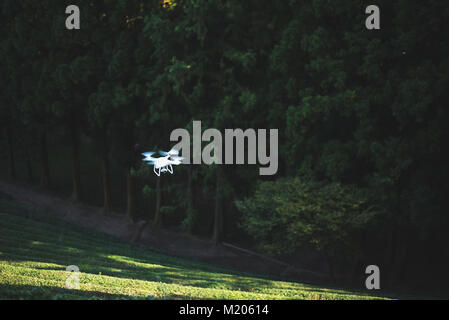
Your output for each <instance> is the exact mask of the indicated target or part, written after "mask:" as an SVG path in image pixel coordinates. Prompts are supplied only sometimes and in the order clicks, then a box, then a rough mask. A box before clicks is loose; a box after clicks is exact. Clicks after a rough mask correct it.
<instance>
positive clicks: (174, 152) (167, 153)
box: [159, 149, 179, 157]
mask: <svg viewBox="0 0 449 320" xmlns="http://www.w3.org/2000/svg"><path fill="white" fill-rule="evenodd" d="M159 153H160V154H161V155H163V156H164V157H166V156H177V155H179V151H178V150H175V149H171V150H170V151H169V152H165V151H159Z"/></svg>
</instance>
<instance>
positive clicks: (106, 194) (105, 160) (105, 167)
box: [102, 151, 111, 214]
mask: <svg viewBox="0 0 449 320" xmlns="http://www.w3.org/2000/svg"><path fill="white" fill-rule="evenodd" d="M102 175H103V201H104V202H103V212H104V214H109V213H110V212H111V189H110V184H109V157H108V152H107V151H105V152H104V153H103V156H102Z"/></svg>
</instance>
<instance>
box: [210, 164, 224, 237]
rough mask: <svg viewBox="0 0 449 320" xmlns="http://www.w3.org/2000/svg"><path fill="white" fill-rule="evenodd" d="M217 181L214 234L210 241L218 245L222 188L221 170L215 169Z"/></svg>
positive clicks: (220, 230)
mask: <svg viewBox="0 0 449 320" xmlns="http://www.w3.org/2000/svg"><path fill="white" fill-rule="evenodd" d="M216 170H217V180H216V187H215V212H214V233H213V236H212V240H213V241H214V242H215V243H216V244H218V243H220V242H221V241H222V240H223V188H222V179H223V177H222V173H221V169H220V168H217V169H216Z"/></svg>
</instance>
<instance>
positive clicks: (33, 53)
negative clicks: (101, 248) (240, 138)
mask: <svg viewBox="0 0 449 320" xmlns="http://www.w3.org/2000/svg"><path fill="white" fill-rule="evenodd" d="M163 3H165V4H163ZM163 3H162V2H161V1H157V0H154V1H143V0H142V1H109V0H103V1H95V2H89V3H87V2H86V3H84V4H83V5H82V6H81V8H80V9H81V15H82V28H81V30H80V31H76V32H73V31H68V30H65V29H64V20H65V15H64V11H65V10H64V9H65V6H64V4H62V3H61V2H60V1H56V0H42V1H38V2H36V1H20V2H18V1H14V0H4V1H3V2H2V5H1V19H0V27H1V30H2V31H3V30H5V31H6V32H5V33H4V34H5V36H4V37H3V38H2V39H1V42H0V72H1V74H2V75H4V76H3V77H1V78H0V116H1V119H0V124H1V126H2V128H5V139H4V140H5V141H4V142H5V148H3V149H4V150H7V152H5V159H6V153H7V154H8V155H9V157H8V165H6V164H5V166H4V167H5V168H10V172H11V177H15V176H19V177H20V176H21V172H17V174H16V173H15V172H16V171H19V170H18V169H16V168H15V164H16V162H18V160H17V158H18V157H20V159H22V158H23V159H24V161H28V162H30V161H37V160H38V162H39V163H40V171H41V182H42V184H43V185H44V186H47V187H48V186H49V185H50V171H52V169H53V167H52V166H51V165H50V164H51V159H52V154H50V155H48V149H51V146H50V148H48V147H47V138H48V136H50V137H57V138H58V139H61V140H64V141H67V144H69V145H71V146H72V153H73V157H72V159H73V170H72V171H73V189H74V194H75V190H76V188H80V190H82V185H83V183H84V184H86V183H89V181H87V180H86V181H80V180H79V177H78V178H77V176H79V175H80V173H79V172H82V168H83V164H82V163H80V161H79V158H80V157H79V155H78V153H77V152H78V151H77V150H79V146H78V144H81V143H85V144H89V146H90V148H91V150H92V151H93V152H94V153H95V154H96V155H97V156H98V168H99V169H100V168H102V171H101V172H102V176H103V185H104V207H105V211H106V212H107V211H109V210H110V209H111V208H110V206H111V205H110V198H111V195H110V194H111V191H110V190H109V189H110V187H109V180H110V179H109V176H110V170H109V168H110V166H113V165H114V166H115V167H117V168H119V170H120V171H121V172H120V174H119V175H120V176H121V177H122V180H123V183H124V182H125V177H126V181H127V188H125V187H124V186H123V191H122V192H123V193H125V192H126V190H127V196H128V197H127V199H128V200H127V202H128V215H129V217H130V218H132V219H138V218H144V219H151V218H153V216H158V217H159V214H162V216H161V219H162V222H163V223H162V225H165V226H167V227H179V226H181V225H182V226H183V229H184V230H186V231H188V232H190V233H194V234H199V235H207V236H209V237H210V236H211V235H212V234H214V237H215V238H216V239H215V240H217V241H218V239H219V240H223V239H224V240H229V241H231V242H234V241H235V242H238V241H239V240H240V239H243V238H245V236H244V235H243V234H242V230H241V229H239V228H238V223H239V222H241V221H243V225H244V226H245V229H246V230H247V231H249V233H250V234H251V235H252V236H253V238H255V240H257V241H260V242H261V244H262V247H263V248H264V249H265V250H266V251H267V252H270V253H273V254H281V253H282V254H287V253H289V254H292V253H295V252H296V249H297V248H298V247H299V246H300V245H301V244H302V243H306V242H312V243H313V244H314V245H315V246H316V248H317V249H322V250H324V251H329V252H332V253H331V254H332V255H334V256H338V257H339V258H337V260H341V261H340V262H341V264H342V268H341V270H340V271H341V272H346V273H348V272H347V270H348V269H349V268H350V267H348V265H350V264H351V265H352V264H356V263H357V261H356V260H360V261H372V260H375V261H378V262H377V263H378V264H380V265H381V266H382V269H383V270H385V272H386V273H387V274H388V275H389V277H387V278H389V279H390V282H391V283H392V284H407V285H411V284H412V283H418V282H419V283H420V285H422V286H426V285H427V286H434V285H435V284H436V283H441V282H442V281H440V280H441V279H440V278H439V277H440V276H441V277H445V279H447V275H442V273H443V271H442V270H446V269H447V267H448V261H449V251H448V247H447V243H448V241H449V238H448V235H447V234H448V233H447V232H446V230H447V229H448V227H449V215H448V212H449V205H448V202H447V199H446V198H447V194H448V193H449V188H448V183H447V181H448V179H449V170H448V166H447V163H448V161H449V158H448V156H447V154H449V153H448V152H446V144H447V141H448V138H449V135H448V132H449V131H448V130H447V123H448V121H449V113H448V108H447V104H448V101H449V96H448V94H449V91H448V87H449V40H448V38H447V36H446V33H447V32H446V29H447V17H448V15H449V6H448V5H447V4H446V3H445V2H444V1H440V0H431V1H427V2H426V3H425V4H424V3H423V2H422V1H418V0H398V1H394V2H393V1H386V0H379V1H377V3H376V4H377V5H378V6H379V7H380V8H381V26H382V27H381V28H382V29H381V30H378V31H367V30H366V28H365V24H364V20H365V18H366V15H365V13H364V12H365V8H366V6H367V5H369V4H371V3H368V2H366V1H362V2H357V1H349V0H345V1H294V0H291V1H274V0H263V1H260V0H258V1H255V0H249V1H237V0H230V1H219V0H208V1H206V0H197V1H190V0H183V1H181V0H179V1H165V2H163ZM192 120H201V121H202V124H203V130H204V129H206V128H212V127H213V128H217V129H219V130H223V129H225V128H266V129H270V128H278V129H279V135H280V137H279V141H280V146H279V148H280V150H279V155H280V159H279V172H278V175H277V176H275V177H268V178H261V177H259V176H258V175H257V168H256V167H255V166H232V167H231V166H223V167H217V166H212V167H207V166H191V167H189V168H186V167H185V166H184V167H180V168H177V171H176V174H175V175H174V176H171V177H164V179H165V178H166V179H165V180H164V181H162V183H158V181H157V179H156V178H155V177H154V176H153V175H152V173H151V170H147V169H145V168H144V169H142V163H141V161H140V160H141V157H140V153H141V152H143V151H149V150H153V151H156V150H158V149H169V148H170V147H171V146H172V145H170V142H169V136H170V132H171V130H172V129H175V128H187V129H188V130H190V131H191V129H192ZM7 146H8V147H7ZM19 146H20V148H19ZM16 149H20V150H22V151H17V150H16ZM24 150H28V151H24ZM18 154H19V155H20V156H18ZM22 154H23V156H22ZM33 154H37V155H38V156H36V157H35V158H34V159H33ZM48 158H50V161H49V160H48ZM5 161H6V160H5ZM19 162H20V161H19ZM99 171H100V170H99ZM148 171H150V172H148ZM77 172H78V173H77ZM135 172H139V173H140V174H137V175H135V174H133V173H135ZM29 176H31V177H32V172H31V171H30V174H29ZM89 179H94V178H93V177H89ZM306 181H318V182H319V183H318V182H315V183H313V184H310V183H308V182H307V183H306ZM77 186H78V187H77ZM145 186H147V187H146V188H145V189H144V187H145ZM256 186H258V187H257V188H256ZM142 189H143V190H144V192H142ZM288 190H291V192H290V191H288ZM362 190H363V193H362ZM254 192H255V193H254ZM142 194H144V195H145V203H147V204H148V206H147V207H145V210H142V205H141V202H142V201H143V200H141V198H142V197H141V196H142ZM244 198H247V200H245V201H242V202H239V203H240V205H239V208H240V209H241V210H238V209H237V208H236V206H235V204H234V201H233V200H242V199H244ZM100 202H101V201H100ZM354 206H356V207H354ZM371 206H373V207H372V208H371V209H369V208H370V207H371ZM148 208H150V209H148ZM154 208H156V210H155V209H154ZM373 208H376V209H375V210H374V209H373ZM379 208H382V210H380V209H379ZM139 209H140V210H139ZM368 209H369V210H368ZM148 210H150V212H148ZM153 210H155V211H156V214H153ZM366 210H368V211H366ZM373 212H376V213H378V215H377V217H376V219H375V221H376V223H375V224H374V223H371V222H372V221H371V214H372V213H373ZM158 219H159V218H158ZM158 221H159V222H158V223H161V220H158ZM217 221H218V223H215V222H217ZM212 229H213V231H212ZM354 239H356V240H354ZM357 239H362V240H360V245H358V244H357V245H358V247H359V248H358V249H357V250H355V249H354V250H355V251H356V252H357V254H354V253H355V251H354V252H351V250H352V249H351V250H348V248H354V246H355V245H356V242H357V241H358V240H357ZM253 240H254V239H253ZM355 256H356V257H355ZM348 260H349V263H348V264H345V263H346V262H345V261H348ZM435 268H437V269H438V270H435ZM416 274H420V275H422V277H418V278H420V279H417V276H416ZM424 274H432V275H435V278H433V279H432V277H431V276H425V275H424ZM438 279H440V280H438ZM394 282H397V283H394Z"/></svg>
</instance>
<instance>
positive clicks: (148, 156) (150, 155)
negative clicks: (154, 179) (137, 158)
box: [142, 152, 155, 164]
mask: <svg viewBox="0 0 449 320" xmlns="http://www.w3.org/2000/svg"><path fill="white" fill-rule="evenodd" d="M154 154H155V152H145V153H142V155H143V156H144V157H145V159H143V161H145V162H147V163H148V164H154V158H153V155H154Z"/></svg>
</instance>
